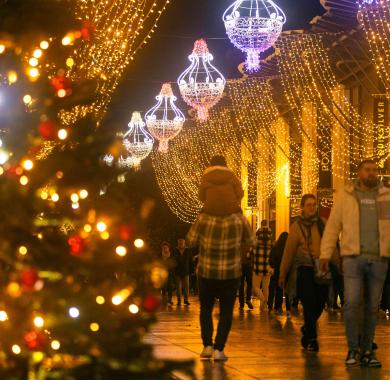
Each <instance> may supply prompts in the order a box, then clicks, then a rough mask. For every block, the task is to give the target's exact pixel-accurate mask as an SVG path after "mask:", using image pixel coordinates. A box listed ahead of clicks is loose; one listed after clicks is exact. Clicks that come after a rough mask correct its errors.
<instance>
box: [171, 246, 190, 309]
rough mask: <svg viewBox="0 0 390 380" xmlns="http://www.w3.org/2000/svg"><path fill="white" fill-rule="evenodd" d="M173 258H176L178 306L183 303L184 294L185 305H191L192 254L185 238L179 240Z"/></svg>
mask: <svg viewBox="0 0 390 380" xmlns="http://www.w3.org/2000/svg"><path fill="white" fill-rule="evenodd" d="M173 258H174V260H175V278H176V294H177V306H180V305H181V298H182V295H183V297H184V305H187V306H188V305H189V304H190V303H189V301H188V294H189V288H190V272H191V262H192V254H191V251H190V250H189V249H188V248H186V242H185V240H184V239H179V240H178V241H177V248H175V250H174V251H173Z"/></svg>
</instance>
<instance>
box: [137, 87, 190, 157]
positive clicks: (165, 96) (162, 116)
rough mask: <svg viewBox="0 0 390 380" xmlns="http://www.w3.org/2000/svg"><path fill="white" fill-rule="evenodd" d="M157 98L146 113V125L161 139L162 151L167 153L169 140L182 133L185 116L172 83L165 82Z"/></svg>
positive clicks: (160, 147) (152, 133) (160, 146)
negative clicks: (155, 102) (178, 103)
mask: <svg viewBox="0 0 390 380" xmlns="http://www.w3.org/2000/svg"><path fill="white" fill-rule="evenodd" d="M156 100H157V104H156V105H155V106H154V107H153V108H151V109H150V110H149V111H148V112H147V113H146V115H145V120H146V125H147V127H148V130H149V132H150V133H151V135H152V136H153V137H154V138H155V139H156V140H158V141H159V150H160V152H162V153H167V152H168V149H169V141H170V140H172V139H174V138H175V137H176V136H177V135H178V134H179V133H180V131H181V130H182V128H183V125H184V122H185V117H184V114H183V113H182V112H181V111H180V110H179V108H177V106H176V104H175V102H176V100H177V98H176V96H175V95H174V94H173V91H172V86H171V84H170V83H164V84H163V86H162V88H161V91H160V94H159V95H158V96H157V97H156Z"/></svg>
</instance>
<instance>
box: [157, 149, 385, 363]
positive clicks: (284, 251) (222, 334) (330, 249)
mask: <svg viewBox="0 0 390 380" xmlns="http://www.w3.org/2000/svg"><path fill="white" fill-rule="evenodd" d="M199 196H200V199H201V200H202V202H203V203H204V209H203V210H202V212H201V213H200V215H199V216H198V218H197V220H196V221H195V223H194V224H193V225H192V227H191V229H190V231H189V233H188V235H187V239H186V241H185V240H184V239H180V240H179V241H178V244H177V247H176V248H175V249H174V250H173V252H172V254H171V250H170V247H169V244H168V243H164V244H163V245H162V257H163V260H165V261H166V266H167V268H168V272H169V275H168V278H167V281H166V285H165V287H164V288H163V289H162V294H163V298H164V300H165V302H166V303H168V304H170V305H172V296H173V288H174V287H176V294H177V304H178V305H181V301H182V299H183V300H184V304H185V305H187V306H188V305H189V299H188V295H189V291H190V290H189V289H190V285H189V284H190V277H191V278H192V281H191V282H192V283H193V284H198V287H197V286H196V285H193V286H192V288H193V291H194V293H195V292H197V291H198V292H199V301H200V325H201V338H202V341H203V346H204V349H203V351H202V353H201V358H202V359H210V358H213V359H214V360H220V361H224V360H227V356H226V355H225V353H224V348H225V345H226V342H227V339H228V335H229V331H230V329H231V325H232V320H233V309H234V305H235V300H236V298H237V295H238V299H239V308H240V310H243V309H244V308H245V306H246V307H247V308H248V309H249V310H253V308H254V306H253V303H252V300H253V297H256V299H257V300H259V303H260V310H261V311H263V312H264V311H273V312H275V313H277V314H282V313H283V303H285V309H286V314H287V316H288V317H289V316H290V315H291V310H293V308H296V307H297V304H298V302H300V303H301V304H302V308H303V320H304V323H303V326H302V328H301V333H302V336H301V341H300V343H301V346H302V348H303V349H304V350H307V351H308V352H318V351H319V350H320V347H319V343H318V339H317V336H318V331H317V324H318V323H317V322H318V320H319V318H320V317H321V315H322V313H323V311H324V309H325V308H326V307H328V308H329V309H333V310H334V309H340V308H343V311H344V322H345V331H346V338H347V343H348V353H347V358H346V360H345V364H346V366H347V367H352V366H357V365H361V366H366V367H380V366H381V363H380V361H379V360H378V359H377V357H376V355H375V348H376V347H377V346H376V344H375V342H374V337H375V328H376V323H377V315H378V309H379V308H380V307H381V308H382V309H384V310H388V309H389V307H390V271H389V265H388V260H389V258H390V233H389V231H390V189H389V188H388V187H386V186H384V185H383V184H382V183H381V181H380V179H379V176H378V168H377V165H376V163H375V162H374V161H372V160H365V161H363V162H362V163H361V164H360V166H359V170H358V178H357V179H356V180H355V181H354V182H353V183H352V184H350V185H348V186H346V187H345V189H342V190H341V191H339V192H338V194H337V195H336V198H335V202H334V205H333V208H332V211H331V213H330V217H329V220H326V219H324V218H321V217H320V216H319V214H318V205H317V198H316V196H315V195H314V194H306V195H304V196H303V197H302V200H301V215H300V216H299V217H297V218H296V219H295V220H293V221H292V224H291V225H290V228H289V231H288V232H287V231H286V232H283V233H281V234H280V236H279V237H278V238H277V240H276V241H274V239H273V233H272V231H271V229H270V228H269V226H268V222H267V221H262V222H261V227H260V228H259V230H258V231H257V232H256V234H253V233H252V229H251V227H250V225H249V223H248V221H247V219H246V218H245V217H244V216H243V213H242V211H241V208H240V202H241V199H242V197H243V191H242V187H241V183H240V181H239V180H238V178H237V177H236V176H235V175H234V173H233V172H232V171H231V170H230V169H228V167H227V164H226V161H225V159H224V158H223V157H221V156H218V157H214V158H213V160H212V162H211V165H210V167H209V168H208V169H207V170H206V171H205V173H204V176H203V178H202V184H201V187H200V191H199ZM254 235H255V236H254ZM186 243H187V245H188V247H191V249H192V248H195V249H196V251H192V250H191V249H190V248H187V247H186ZM195 264H196V265H195ZM195 268H196V271H195ZM216 301H218V303H219V307H220V313H219V322H218V326H217V331H216V335H215V338H214V340H213V335H214V334H213V333H214V328H213V320H212V311H213V307H214V305H215V304H216Z"/></svg>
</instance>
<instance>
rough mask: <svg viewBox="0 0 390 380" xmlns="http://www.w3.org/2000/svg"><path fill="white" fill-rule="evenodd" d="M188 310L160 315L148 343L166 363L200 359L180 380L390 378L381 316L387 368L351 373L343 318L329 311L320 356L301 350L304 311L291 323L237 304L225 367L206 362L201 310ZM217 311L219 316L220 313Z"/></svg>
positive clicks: (389, 350) (389, 329) (388, 328)
mask: <svg viewBox="0 0 390 380" xmlns="http://www.w3.org/2000/svg"><path fill="white" fill-rule="evenodd" d="M190 301H191V306H189V307H183V306H182V307H176V306H174V307H172V308H167V309H166V310H163V311H161V312H160V314H159V323H158V324H157V325H156V326H155V327H154V328H153V330H152V332H151V334H150V335H149V336H148V338H147V341H148V342H150V343H152V344H154V346H155V352H156V355H157V356H158V357H160V358H167V359H175V360H180V359H191V358H192V359H195V360H196V361H195V363H196V364H195V375H194V376H188V375H185V374H182V373H179V372H178V371H177V372H175V373H174V375H175V377H176V378H177V379H180V380H187V379H197V380H203V379H204V380H206V379H210V380H249V379H262V380H267V379H291V380H298V379H313V380H326V379H348V380H360V379H365V380H377V379H378V380H379V379H390V321H389V320H387V319H386V316H385V315H384V314H383V313H382V314H381V317H380V322H379V326H378V329H377V337H376V341H377V343H378V345H379V351H378V358H379V359H381V360H382V364H383V368H382V369H361V368H354V369H349V370H347V369H346V368H345V367H344V359H345V355H346V351H347V347H346V343H345V338H344V326H343V321H342V313H339V312H325V313H324V315H323V316H322V318H321V320H320V338H319V343H320V353H319V354H312V353H306V352H304V351H302V349H301V348H300V344H299V339H300V334H299V329H300V326H301V325H302V315H301V312H300V313H297V314H295V315H294V314H293V316H292V318H289V319H287V317H286V316H275V315H273V314H268V312H261V313H260V312H259V310H258V309H257V307H256V305H257V304H256V302H255V310H254V311H249V310H245V311H244V312H240V311H239V310H238V306H237V305H236V310H235V314H234V323H233V328H232V331H231V334H230V337H229V342H228V345H227V347H226V349H225V353H226V354H227V355H228V356H229V360H228V361H227V362H226V363H225V364H220V363H212V362H201V361H200V360H199V353H200V352H201V350H202V344H201V340H200V327H199V320H198V319H199V318H198V315H199V306H198V302H197V299H196V298H192V299H191V300H190ZM217 311H218V308H216V310H215V313H217Z"/></svg>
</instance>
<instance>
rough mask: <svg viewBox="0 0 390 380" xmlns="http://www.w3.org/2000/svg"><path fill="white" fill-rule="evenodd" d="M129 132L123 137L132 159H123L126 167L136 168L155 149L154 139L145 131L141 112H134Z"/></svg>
mask: <svg viewBox="0 0 390 380" xmlns="http://www.w3.org/2000/svg"><path fill="white" fill-rule="evenodd" d="M129 128H130V129H129V130H128V131H127V132H126V133H125V135H124V136H123V145H124V147H125V148H126V150H127V151H128V152H129V154H130V157H127V158H125V159H123V158H122V157H121V159H122V161H125V162H126V166H133V167H135V168H137V167H139V166H140V165H141V161H142V160H144V159H145V158H146V157H148V156H149V154H150V153H151V151H152V149H153V143H154V140H153V137H152V136H151V135H150V134H149V132H148V131H147V130H146V129H145V123H144V121H143V120H142V117H141V114H140V113H139V112H133V115H132V117H131V121H130V123H129Z"/></svg>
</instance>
